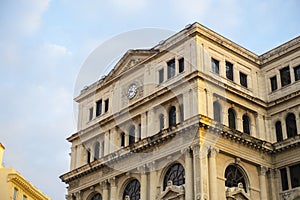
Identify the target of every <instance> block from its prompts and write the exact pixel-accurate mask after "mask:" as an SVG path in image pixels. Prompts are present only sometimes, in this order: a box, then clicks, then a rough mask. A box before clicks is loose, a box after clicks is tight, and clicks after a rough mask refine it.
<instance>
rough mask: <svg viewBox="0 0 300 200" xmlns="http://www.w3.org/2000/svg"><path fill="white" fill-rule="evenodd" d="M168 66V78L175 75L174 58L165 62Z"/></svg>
mask: <svg viewBox="0 0 300 200" xmlns="http://www.w3.org/2000/svg"><path fill="white" fill-rule="evenodd" d="M167 66H168V79H169V78H172V77H173V76H175V59H172V60H170V61H169V62H167Z"/></svg>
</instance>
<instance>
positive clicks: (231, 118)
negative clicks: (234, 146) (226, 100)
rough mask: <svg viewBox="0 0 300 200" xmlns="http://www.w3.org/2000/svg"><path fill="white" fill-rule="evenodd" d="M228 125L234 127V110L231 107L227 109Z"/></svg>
mask: <svg viewBox="0 0 300 200" xmlns="http://www.w3.org/2000/svg"><path fill="white" fill-rule="evenodd" d="M228 126H229V128H231V129H235V128H236V126H235V112H234V110H233V109H232V108H229V109H228Z"/></svg>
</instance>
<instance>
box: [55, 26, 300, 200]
mask: <svg viewBox="0 0 300 200" xmlns="http://www.w3.org/2000/svg"><path fill="white" fill-rule="evenodd" d="M249 37H250V36H249ZM251 37H253V36H251ZM75 101H76V102H77V103H78V107H79V115H78V130H77V132H76V133H74V134H72V135H71V136H70V137H69V138H67V140H68V141H69V142H70V143H72V147H71V154H70V155H71V163H70V171H69V172H67V173H65V174H63V175H62V176H61V177H60V178H61V180H62V181H63V182H65V183H66V184H68V194H67V195H66V199H68V200H102V199H103V200H108V199H110V200H124V199H126V200H138V199H141V200H171V199H172V200H175V199H185V200H198V199H199V200H200V199H201V200H225V199H228V200H232V199H248V200H258V199H260V200H266V199H270V200H281V199H291V200H292V199H293V200H296V199H297V200H299V199H300V157H299V155H300V146H299V144H300V135H299V133H300V37H297V38H295V39H293V40H291V41H289V42H287V43H285V44H282V45H280V46H278V47H276V48H274V49H272V50H270V51H268V52H266V53H264V54H262V55H256V54H254V53H252V52H251V51H249V50H247V49H245V48H243V47H241V46H239V45H238V44H236V43H234V42H232V41H230V40H229V39H227V38H225V37H223V36H221V35H219V34H217V33H215V32H214V31H212V30H210V29H208V28H206V27H204V26H202V25H201V24H199V23H194V24H192V25H187V26H186V27H185V28H184V29H183V30H181V31H180V32H178V33H176V34H175V35H173V36H171V37H170V38H168V39H166V40H163V41H161V42H160V43H159V44H157V45H156V46H154V47H153V48H151V49H138V50H128V52H127V53H126V54H125V55H124V56H123V57H122V58H121V59H120V61H119V62H118V63H117V64H116V65H115V67H114V69H112V70H111V72H110V73H109V74H108V75H107V76H106V77H103V78H102V79H100V80H98V81H97V82H95V83H94V84H92V85H90V86H89V87H86V88H84V89H83V90H82V91H81V93H80V95H79V96H78V97H76V98H75Z"/></svg>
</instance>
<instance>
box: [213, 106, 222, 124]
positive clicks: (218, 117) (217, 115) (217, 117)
mask: <svg viewBox="0 0 300 200" xmlns="http://www.w3.org/2000/svg"><path fill="white" fill-rule="evenodd" d="M213 106H214V120H215V121H217V122H219V123H221V105H220V104H219V102H216V101H215V102H214V105H213Z"/></svg>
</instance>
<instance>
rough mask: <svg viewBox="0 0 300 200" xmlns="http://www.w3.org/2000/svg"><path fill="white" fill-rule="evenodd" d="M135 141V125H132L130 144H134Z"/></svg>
mask: <svg viewBox="0 0 300 200" xmlns="http://www.w3.org/2000/svg"><path fill="white" fill-rule="evenodd" d="M134 142H135V126H134V125H131V126H130V128H129V145H132V144H134Z"/></svg>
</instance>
